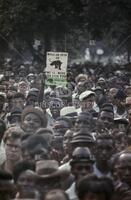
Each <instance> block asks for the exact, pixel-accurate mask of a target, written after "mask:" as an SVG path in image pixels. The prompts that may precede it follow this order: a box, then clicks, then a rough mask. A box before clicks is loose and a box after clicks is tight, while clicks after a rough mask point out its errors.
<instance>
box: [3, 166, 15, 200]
mask: <svg viewBox="0 0 131 200" xmlns="http://www.w3.org/2000/svg"><path fill="white" fill-rule="evenodd" d="M15 192H16V190H15V185H14V180H13V176H12V174H10V173H8V172H7V171H5V170H2V169H0V199H1V200H10V199H13V198H14V197H15Z"/></svg>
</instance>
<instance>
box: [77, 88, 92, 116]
mask: <svg viewBox="0 0 131 200" xmlns="http://www.w3.org/2000/svg"><path fill="white" fill-rule="evenodd" d="M79 100H80V108H79V109H78V110H77V112H78V113H80V112H90V111H92V110H93V106H94V103H95V93H94V92H92V91H90V90H87V91H85V92H82V93H81V95H80V96H79Z"/></svg>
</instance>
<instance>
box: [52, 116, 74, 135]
mask: <svg viewBox="0 0 131 200" xmlns="http://www.w3.org/2000/svg"><path fill="white" fill-rule="evenodd" d="M71 127H72V123H71V121H70V120H69V119H68V117H64V116H63V117H58V118H57V119H56V121H55V123H54V126H53V130H54V134H55V135H59V136H62V137H63V136H64V134H65V132H66V131H67V130H68V129H71Z"/></svg>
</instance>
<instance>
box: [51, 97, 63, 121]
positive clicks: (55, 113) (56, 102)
mask: <svg viewBox="0 0 131 200" xmlns="http://www.w3.org/2000/svg"><path fill="white" fill-rule="evenodd" d="M62 107H63V101H62V100H61V99H60V98H53V99H52V100H51V101H50V102H49V109H47V113H49V114H50V115H51V116H52V118H53V119H54V120H56V119H57V118H58V117H60V110H61V109H62Z"/></svg>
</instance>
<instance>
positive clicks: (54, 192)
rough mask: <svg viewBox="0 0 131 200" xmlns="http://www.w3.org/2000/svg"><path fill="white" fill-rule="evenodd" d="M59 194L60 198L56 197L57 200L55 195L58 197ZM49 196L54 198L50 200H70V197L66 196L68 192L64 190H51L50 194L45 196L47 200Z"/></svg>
mask: <svg viewBox="0 0 131 200" xmlns="http://www.w3.org/2000/svg"><path fill="white" fill-rule="evenodd" d="M57 194H58V195H59V194H60V196H56V198H55V195H57ZM61 195H62V196H61ZM47 196H52V198H50V199H52V200H69V197H68V195H67V194H66V192H65V191H63V190H60V189H54V190H50V191H49V192H47V193H46V195H45V200H46V197H47ZM62 197H63V198H62Z"/></svg>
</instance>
